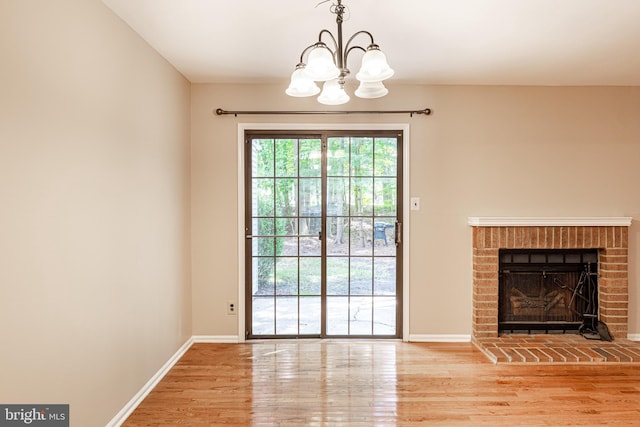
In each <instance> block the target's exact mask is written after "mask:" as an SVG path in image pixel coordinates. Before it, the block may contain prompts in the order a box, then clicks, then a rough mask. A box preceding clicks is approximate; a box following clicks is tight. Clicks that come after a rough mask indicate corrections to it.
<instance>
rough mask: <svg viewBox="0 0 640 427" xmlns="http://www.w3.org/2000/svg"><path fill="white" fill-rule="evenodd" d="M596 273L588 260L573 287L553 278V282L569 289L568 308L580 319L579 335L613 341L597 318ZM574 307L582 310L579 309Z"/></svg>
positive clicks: (607, 329)
mask: <svg viewBox="0 0 640 427" xmlns="http://www.w3.org/2000/svg"><path fill="white" fill-rule="evenodd" d="M597 274H598V273H595V272H593V271H591V263H590V262H588V263H587V265H586V266H585V269H584V271H583V272H581V273H580V277H579V278H578V283H577V284H576V287H575V288H571V287H569V286H567V285H564V284H562V283H561V282H560V281H559V280H557V279H555V278H554V279H553V282H554V284H556V285H557V286H559V287H561V288H562V289H569V291H571V300H570V302H569V308H570V309H571V311H573V312H574V313H575V314H577V315H578V316H580V318H581V320H582V325H580V327H579V328H578V332H579V333H580V335H582V336H583V337H585V338H586V339H590V340H602V341H613V337H612V336H611V333H610V332H609V328H608V327H607V325H606V324H605V323H604V322H603V321H601V320H600V319H598V287H597V286H596V282H595V279H594V278H595V277H596V276H597ZM578 300H579V304H578ZM574 307H579V308H582V310H581V311H579V310H578V309H576V308H574Z"/></svg>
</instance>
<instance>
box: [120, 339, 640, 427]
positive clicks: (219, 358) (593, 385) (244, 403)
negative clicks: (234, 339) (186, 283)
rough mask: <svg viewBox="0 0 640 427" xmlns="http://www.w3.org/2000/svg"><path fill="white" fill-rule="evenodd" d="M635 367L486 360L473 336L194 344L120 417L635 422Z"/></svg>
mask: <svg viewBox="0 0 640 427" xmlns="http://www.w3.org/2000/svg"><path fill="white" fill-rule="evenodd" d="M639 423H640V366H636V365H629V364H609V365H603V364H583V365H539V364H525V365H510V364H504V365H501V364H498V365H495V364H493V363H491V362H490V361H489V360H488V359H487V357H486V356H485V355H484V354H482V352H480V351H479V350H478V349H476V348H475V347H474V346H473V345H472V344H470V343H469V344H467V343H456V344H434V343H403V342H400V341H351V340H350V341H347V340H344V341H338V340H335V341H334V340H325V341H321V340H301V341H268V342H265V341H260V342H250V343H245V344H194V345H193V346H192V347H191V348H190V349H189V351H187V353H186V354H185V355H184V356H183V358H182V359H181V360H180V361H179V362H178V363H177V364H176V365H175V366H174V367H173V369H172V370H171V371H170V372H169V373H168V374H167V375H166V376H165V377H164V379H163V380H162V381H161V382H160V383H159V384H158V386H157V387H156V388H155V389H154V390H153V391H152V392H151V393H150V394H149V396H148V397H147V398H146V399H145V400H144V401H143V402H142V404H141V405H140V406H139V407H138V408H137V409H136V410H135V411H134V412H133V414H132V415H131V416H130V417H129V419H128V420H127V421H126V422H125V423H124V424H123V425H124V426H128V427H133V426H174V425H182V426H184V425H189V426H212V425H238V426H251V425H252V426H412V425H445V426H562V425H579V426H602V425H608V426H611V425H619V426H622V425H625V426H629V425H639Z"/></svg>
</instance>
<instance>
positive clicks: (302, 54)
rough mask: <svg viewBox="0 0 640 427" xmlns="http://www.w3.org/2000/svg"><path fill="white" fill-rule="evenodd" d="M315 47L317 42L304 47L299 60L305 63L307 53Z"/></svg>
mask: <svg viewBox="0 0 640 427" xmlns="http://www.w3.org/2000/svg"><path fill="white" fill-rule="evenodd" d="M314 47H316V43H314V44H312V45H311V46H307V47H305V48H304V50H303V51H302V53H301V54H300V62H299V64H305V62H304V56H305V55H306V54H307V52H309V51H310V50H311V49H313V48H314Z"/></svg>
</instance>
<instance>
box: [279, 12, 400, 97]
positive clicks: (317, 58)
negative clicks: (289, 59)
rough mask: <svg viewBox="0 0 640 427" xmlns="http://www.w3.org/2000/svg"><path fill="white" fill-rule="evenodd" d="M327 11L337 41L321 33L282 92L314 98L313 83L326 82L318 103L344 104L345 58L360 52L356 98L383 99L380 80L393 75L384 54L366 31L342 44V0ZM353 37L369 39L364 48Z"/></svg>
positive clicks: (347, 70) (384, 92)
mask: <svg viewBox="0 0 640 427" xmlns="http://www.w3.org/2000/svg"><path fill="white" fill-rule="evenodd" d="M330 11H331V13H334V14H335V15H336V23H337V25H338V31H337V38H336V37H335V36H334V35H333V34H332V33H331V32H330V31H329V30H321V31H320V34H319V35H318V41H317V42H316V43H314V44H312V45H311V46H308V47H307V48H305V49H304V50H303V51H302V53H301V54H300V61H299V62H298V65H297V66H296V69H295V71H294V72H293V74H292V75H291V82H290V84H289V87H288V88H287V90H286V91H285V93H286V94H287V95H290V96H295V97H303V96H313V95H316V94H317V93H318V92H320V89H319V88H318V86H317V84H316V82H325V83H324V85H323V88H322V93H321V94H320V96H319V97H318V102H320V103H322V104H325V105H341V104H346V103H347V102H349V99H350V97H349V95H347V93H346V91H345V90H344V85H345V78H346V77H347V76H348V75H349V74H350V73H351V71H350V70H349V68H347V59H348V57H349V55H350V54H351V53H352V52H353V51H354V50H360V51H362V52H364V55H363V56H362V65H361V67H360V70H359V71H358V73H357V74H356V79H358V80H359V81H360V86H359V87H358V89H357V90H356V91H355V95H356V96H357V97H359V98H367V99H372V98H380V97H382V96H385V95H386V94H387V93H389V90H388V89H387V88H386V87H385V86H384V85H383V84H382V81H383V80H386V79H388V78H389V77H391V76H393V69H392V68H391V67H390V66H389V64H388V63H387V58H386V56H385V54H384V53H383V52H382V51H381V50H380V47H379V46H378V45H377V44H375V42H374V40H373V36H372V35H371V33H370V32H368V31H358V32H356V33H355V34H354V35H352V36H351V37H350V38H349V39H348V40H347V43H346V45H345V44H343V41H342V23H343V22H344V14H345V11H346V6H344V5H343V4H342V0H335V3H334V4H332V6H331V8H330ZM323 36H324V37H325V38H328V39H329V40H330V41H331V45H327V43H325V42H324V41H323ZM356 38H366V39H368V45H367V48H366V49H365V48H364V47H362V46H359V45H356V44H354V43H353V42H354V40H355V39H356Z"/></svg>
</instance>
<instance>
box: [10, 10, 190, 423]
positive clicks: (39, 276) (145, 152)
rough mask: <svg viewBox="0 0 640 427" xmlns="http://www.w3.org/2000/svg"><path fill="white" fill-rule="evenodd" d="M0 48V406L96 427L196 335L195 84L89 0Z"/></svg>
mask: <svg viewBox="0 0 640 427" xmlns="http://www.w3.org/2000/svg"><path fill="white" fill-rule="evenodd" d="M0 40H2V43H0V340H1V341H2V344H1V347H2V350H1V351H0V402H1V403H69V404H70V405H71V421H72V422H71V425H74V426H103V425H105V424H106V423H107V422H108V421H109V420H111V419H112V418H113V417H114V416H115V415H116V414H117V413H118V411H120V410H121V409H122V408H123V406H124V405H125V404H126V403H127V402H128V401H129V400H130V399H131V398H132V397H133V396H134V394H135V393H136V392H138V390H139V389H140V388H141V387H142V386H143V385H144V384H145V383H146V382H147V381H148V380H149V379H150V378H151V376H152V375H153V374H154V373H155V372H156V371H157V370H158V369H159V368H160V367H161V366H162V365H163V364H164V363H165V362H166V361H167V360H168V359H169V358H170V357H171V356H172V355H173V354H174V353H175V352H176V351H177V350H178V348H179V347H180V346H181V345H182V344H183V343H184V342H185V341H186V340H187V339H188V338H189V337H190V336H191V289H190V255H189V252H190V240H189V228H190V224H189V219H190V218H189V198H190V193H189V138H190V135H189V134H190V129H189V128H190V118H189V103H190V92H189V82H188V81H187V80H186V79H184V78H183V77H182V76H181V75H180V74H179V73H177V72H176V71H175V69H173V68H172V67H171V66H170V65H169V64H168V63H167V62H166V61H164V60H163V59H162V58H161V57H160V56H159V55H158V54H157V53H156V52H155V51H153V50H152V49H151V48H150V47H149V46H148V45H146V44H145V43H144V42H143V41H142V40H141V39H140V38H139V37H138V36H137V35H136V34H135V33H134V32H133V31H131V30H130V29H129V28H128V27H127V26H126V25H125V24H124V23H123V22H122V21H121V20H120V19H118V18H117V17H115V15H113V14H112V13H111V12H110V11H109V10H108V9H107V8H106V7H105V6H104V5H103V4H102V3H101V2H99V1H97V0H92V1H87V0H56V1H49V0H39V1H35V0H3V1H2V2H0Z"/></svg>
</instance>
